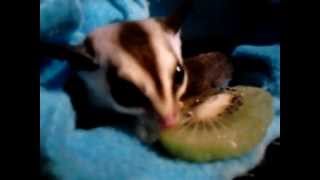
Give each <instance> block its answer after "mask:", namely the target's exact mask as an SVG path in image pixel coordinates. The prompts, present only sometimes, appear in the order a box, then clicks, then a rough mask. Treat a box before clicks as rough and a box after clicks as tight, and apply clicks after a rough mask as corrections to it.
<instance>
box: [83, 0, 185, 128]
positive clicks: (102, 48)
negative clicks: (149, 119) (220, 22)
mask: <svg viewBox="0 0 320 180" xmlns="http://www.w3.org/2000/svg"><path fill="white" fill-rule="evenodd" d="M183 5H184V6H185V5H186V4H183ZM187 5H188V3H187ZM186 7H187V6H185V7H183V9H186ZM180 8H181V7H180ZM177 12H178V13H177ZM185 14H186V12H185V11H182V10H178V11H176V12H175V14H174V15H172V16H169V17H167V18H159V19H157V18H149V19H145V20H140V21H130V22H122V23H115V24H111V25H108V26H106V27H101V28H98V29H96V30H95V31H93V32H92V33H91V34H89V35H88V37H87V39H86V40H85V41H84V43H83V44H82V45H81V46H79V47H80V51H81V52H82V53H84V54H86V56H89V57H90V58H91V59H93V63H95V64H97V65H98V66H99V68H98V69H97V70H95V71H94V72H90V73H93V74H94V75H92V76H91V77H92V78H91V79H90V78H88V77H86V78H85V79H86V80H87V81H90V80H91V81H92V82H91V85H90V86H91V89H93V90H94V91H95V93H96V96H95V97H96V98H97V99H98V101H99V100H100V101H101V100H103V99H104V98H103V96H104V93H105V92H104V91H110V93H111V96H112V98H113V100H114V102H116V104H117V106H119V107H121V108H127V109H131V108H134V109H139V108H141V109H143V112H142V113H144V114H146V115H148V116H150V114H152V115H153V117H156V119H157V121H158V122H159V123H160V125H162V127H170V126H172V125H174V124H175V123H176V122H177V118H178V114H179V113H178V112H179V107H180V98H181V96H182V95H183V93H184V92H185V90H186V85H187V80H188V77H187V73H186V72H185V68H184V64H183V60H182V55H181V41H180V27H181V24H182V20H183V19H184V16H185ZM97 76H99V77H97ZM93 78H95V80H94V79H93ZM97 79H101V80H100V81H97ZM89 84H90V82H89ZM105 95H106V94H105ZM154 115H155V116H154Z"/></svg>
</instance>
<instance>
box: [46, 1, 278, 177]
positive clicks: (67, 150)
mask: <svg viewBox="0 0 320 180" xmlns="http://www.w3.org/2000/svg"><path fill="white" fill-rule="evenodd" d="M148 16H149V12H148V8H147V3H146V2H145V1H144V0H135V1H133V0H121V1H117V0H109V1H108V0H95V1H92V0H41V1H40V32H41V34H40V38H42V39H45V40H49V41H59V42H64V43H67V44H73V43H77V42H79V41H81V40H82V39H83V37H84V36H85V35H86V34H87V33H88V32H90V31H92V30H93V29H94V28H96V27H98V26H102V25H106V24H108V23H112V22H116V21H120V20H129V19H141V18H145V17H148ZM233 56H234V57H248V58H250V57H254V58H255V59H259V60H261V61H264V62H265V63H266V64H268V65H269V66H270V67H272V75H271V76H270V77H269V76H268V77H264V76H265V75H263V74H261V76H262V78H261V77H255V78H259V79H262V80H263V83H264V84H263V87H264V88H265V89H267V90H268V91H270V92H271V93H272V94H273V95H274V104H275V106H274V109H275V112H276V113H275V117H274V120H273V122H272V124H271V125H270V127H269V129H268V132H267V135H266V136H265V138H264V140H263V141H262V142H261V143H260V144H259V145H258V146H257V147H256V148H255V149H253V150H252V151H251V152H250V153H248V154H246V155H244V156H242V157H239V158H235V159H227V160H223V161H217V162H211V163H203V164H197V163H189V162H185V161H182V160H175V159H171V158H165V157H162V156H161V155H159V154H158V153H156V152H154V151H153V150H152V149H150V148H147V147H146V146H145V145H143V144H142V143H141V142H140V141H139V140H138V139H137V138H136V137H135V136H132V135H130V134H126V133H124V132H122V131H119V130H118V129H116V128H112V127H99V128H95V129H92V130H82V129H76V128H75V118H76V114H75V112H74V109H73V107H72V104H71V102H70V98H69V96H68V95H67V94H66V93H65V92H64V91H63V89H62V86H63V84H64V82H65V80H66V79H67V78H68V64H67V63H64V62H60V61H55V60H47V61H45V63H43V64H41V66H40V148H41V151H42V152H43V153H44V154H45V155H46V156H47V157H48V159H49V162H50V163H49V165H50V166H49V167H48V168H49V170H50V172H51V173H53V174H54V175H55V176H56V177H58V179H62V180H88V179H90V180H106V179H111V180H113V179H115V180H117V179H119V180H121V179H131V180H144V179H146V180H150V179H152V180H173V179H175V180H179V179H181V180H185V179H190V180H193V179H202V180H207V179H208V180H213V179H215V180H229V179H232V178H233V177H235V176H237V175H240V174H242V173H245V172H246V171H248V170H249V169H251V168H253V167H254V166H256V165H257V164H258V163H259V161H260V160H261V159H262V158H263V155H264V152H265V149H266V147H267V145H268V144H269V143H270V142H271V141H272V140H274V139H275V138H276V137H279V136H280V117H279V115H280V111H279V110H280V101H279V96H280V95H279V92H280V89H279V83H280V67H279V66H280V45H279V44H275V45H270V46H251V45H242V46H239V47H237V48H236V49H235V51H234V53H233Z"/></svg>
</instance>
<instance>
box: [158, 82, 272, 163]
mask: <svg viewBox="0 0 320 180" xmlns="http://www.w3.org/2000/svg"><path fill="white" fill-rule="evenodd" d="M272 109H273V108H272V96H271V95H270V94H269V93H268V92H266V91H265V90H263V89H261V88H257V87H249V86H236V87H233V88H227V89H225V90H222V91H221V92H216V91H214V90H209V91H207V92H205V93H203V94H202V95H200V96H197V97H192V98H189V99H187V100H185V101H184V106H183V108H182V110H181V114H180V120H179V123H178V125H177V126H175V127H172V128H169V129H164V130H162V132H161V133H160V141H161V143H162V144H163V146H164V147H165V149H167V150H168V151H169V152H170V153H171V154H173V155H174V156H176V157H178V158H182V159H185V160H190V161H197V162H204V161H211V160H219V159H225V158H232V157H237V156H241V155H243V154H245V153H247V152H248V151H250V150H251V149H253V148H254V147H255V146H256V145H257V144H258V143H259V142H260V141H261V140H262V138H263V137H264V136H265V133H266V130H267V127H268V125H269V124H270V122H271V120H272V117H273V110H272Z"/></svg>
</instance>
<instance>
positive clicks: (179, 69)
mask: <svg viewBox="0 0 320 180" xmlns="http://www.w3.org/2000/svg"><path fill="white" fill-rule="evenodd" d="M184 76H185V71H184V67H183V66H182V65H181V64H178V65H177V66H176V69H175V72H174V77H173V78H174V84H175V85H178V86H179V85H181V84H182V82H183V80H184Z"/></svg>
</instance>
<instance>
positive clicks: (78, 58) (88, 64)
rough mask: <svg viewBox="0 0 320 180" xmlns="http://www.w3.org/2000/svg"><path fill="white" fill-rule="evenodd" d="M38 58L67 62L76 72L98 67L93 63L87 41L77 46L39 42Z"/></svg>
mask: <svg viewBox="0 0 320 180" xmlns="http://www.w3.org/2000/svg"><path fill="white" fill-rule="evenodd" d="M40 57H46V58H54V59H57V60H63V61H68V62H69V63H70V65H71V66H72V67H73V68H74V69H76V70H88V71H89V70H95V69H97V68H99V65H98V64H97V63H95V61H94V58H95V57H94V51H93V48H92V46H91V44H90V41H89V39H86V40H85V41H83V43H81V44H80V45H77V46H65V45H59V44H55V43H50V42H43V41H40Z"/></svg>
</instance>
